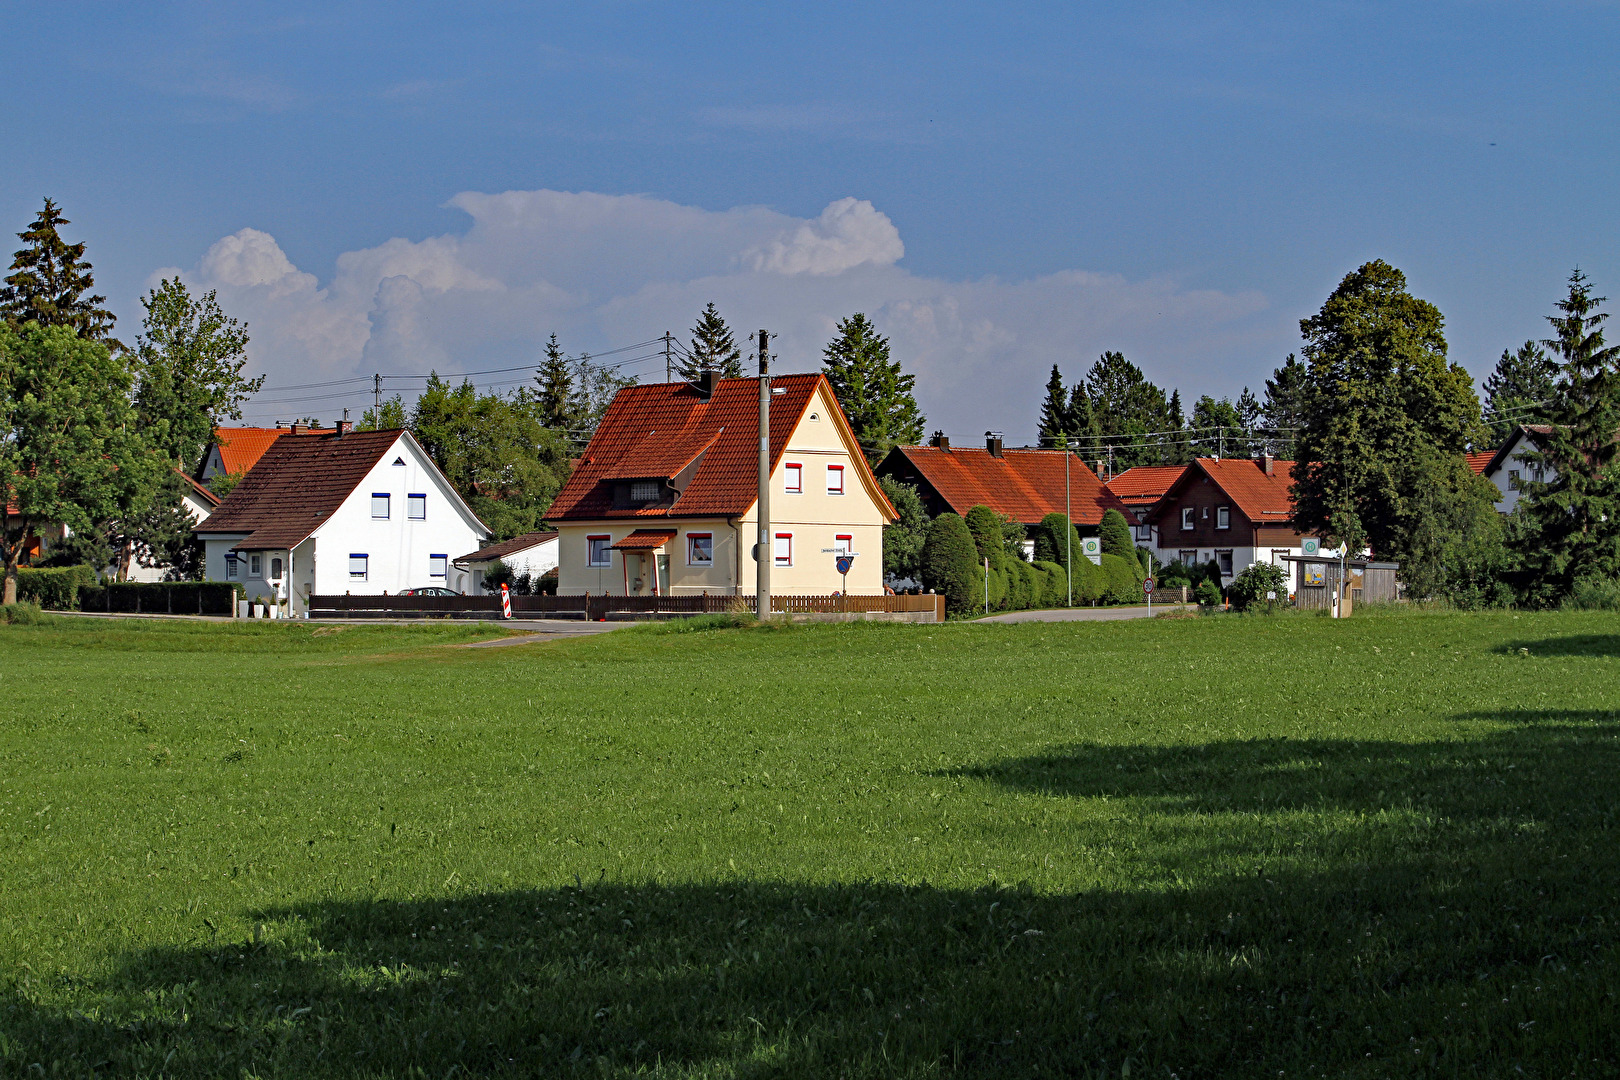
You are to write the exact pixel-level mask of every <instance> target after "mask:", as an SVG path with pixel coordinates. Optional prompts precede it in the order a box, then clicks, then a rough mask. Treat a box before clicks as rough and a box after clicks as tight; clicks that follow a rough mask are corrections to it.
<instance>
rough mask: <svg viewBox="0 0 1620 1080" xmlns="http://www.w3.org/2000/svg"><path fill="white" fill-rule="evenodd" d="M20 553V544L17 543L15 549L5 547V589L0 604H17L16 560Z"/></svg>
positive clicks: (8, 546)
mask: <svg viewBox="0 0 1620 1080" xmlns="http://www.w3.org/2000/svg"><path fill="white" fill-rule="evenodd" d="M21 553H22V544H21V543H18V544H17V546H16V547H12V546H11V545H10V544H7V545H6V552H5V556H6V588H5V594H4V596H3V597H0V603H3V604H15V603H16V602H17V559H18V557H19V556H20V555H21Z"/></svg>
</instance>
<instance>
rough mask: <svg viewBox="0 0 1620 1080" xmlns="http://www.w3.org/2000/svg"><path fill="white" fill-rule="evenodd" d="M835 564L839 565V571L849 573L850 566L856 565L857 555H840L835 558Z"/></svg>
mask: <svg viewBox="0 0 1620 1080" xmlns="http://www.w3.org/2000/svg"><path fill="white" fill-rule="evenodd" d="M833 565H835V566H837V567H838V572H839V573H840V574H847V573H849V568H850V567H852V566H854V565H855V556H854V555H840V556H838V557H837V558H836V559H834V560H833Z"/></svg>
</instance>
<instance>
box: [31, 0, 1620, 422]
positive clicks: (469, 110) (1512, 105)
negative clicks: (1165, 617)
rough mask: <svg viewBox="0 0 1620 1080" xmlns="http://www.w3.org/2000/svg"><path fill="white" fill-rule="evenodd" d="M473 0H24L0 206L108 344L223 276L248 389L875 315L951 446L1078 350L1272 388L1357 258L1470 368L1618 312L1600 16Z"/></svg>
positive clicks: (1456, 9) (796, 348)
mask: <svg viewBox="0 0 1620 1080" xmlns="http://www.w3.org/2000/svg"><path fill="white" fill-rule="evenodd" d="M458 7H459V9H457V10H452V9H450V8H448V7H445V6H440V5H434V6H427V5H409V4H398V3H391V4H341V3H328V4H324V5H300V4H289V3H280V4H274V5H271V4H264V5H243V4H196V5H186V4H173V5H149V6H143V7H135V6H129V7H117V8H115V7H112V6H105V7H87V8H78V9H76V10H75V9H70V8H68V7H67V6H48V5H37V6H30V7H27V8H24V7H22V6H17V5H13V6H9V7H7V8H6V9H4V12H3V14H0V30H3V33H0V61H3V63H4V66H5V70H6V72H7V75H8V78H7V83H8V88H9V91H10V93H9V94H8V104H9V105H11V107H10V108H8V109H6V110H4V112H3V113H0V130H3V135H4V143H5V146H6V148H7V149H6V167H5V169H4V170H0V227H4V228H5V229H6V230H7V231H8V232H10V231H16V230H18V229H21V228H23V227H24V226H25V225H26V223H27V221H28V220H29V218H30V217H31V215H32V214H33V213H34V211H35V210H36V209H37V207H38V204H39V200H40V198H41V197H42V196H43V195H46V194H49V195H51V196H52V197H54V198H56V199H58V200H59V201H61V202H62V203H63V204H64V205H65V207H66V210H67V212H68V216H69V217H70V218H72V219H73V222H74V224H73V226H72V227H71V228H70V230H69V232H70V235H71V236H72V237H73V238H77V239H84V240H87V241H89V244H90V257H91V259H92V261H93V262H94V263H95V265H96V267H97V269H98V272H99V282H98V283H99V285H100V287H101V289H102V290H103V291H105V292H106V293H107V294H108V296H109V298H110V300H111V302H112V306H113V308H114V310H115V311H117V312H118V314H119V315H120V317H121V323H120V330H121V333H122V334H123V335H124V336H125V337H133V336H134V333H135V323H137V322H138V317H139V305H138V302H137V298H138V296H139V295H140V294H141V293H142V292H143V291H144V289H145V288H146V287H148V285H149V284H150V283H151V282H152V280H153V275H154V274H155V273H175V272H179V273H182V274H183V275H184V276H185V277H186V279H187V280H188V281H189V282H191V283H192V284H194V285H196V286H198V287H212V288H217V289H218V290H219V292H220V297H221V299H222V300H223V301H225V302H226V304H227V307H228V308H229V309H230V310H232V311H233V312H236V313H238V314H241V315H242V316H243V317H245V318H246V319H247V320H248V321H249V323H250V332H251V333H252V334H253V337H254V345H253V350H254V353H253V355H254V360H255V363H256V364H258V365H260V366H261V367H262V368H263V370H265V371H267V372H268V373H269V376H270V383H271V384H272V386H274V385H277V384H279V385H282V386H286V385H303V384H306V383H310V382H317V381H320V382H325V381H332V380H337V379H340V378H344V377H348V376H353V375H356V374H362V373H363V374H368V375H369V374H370V373H371V372H372V371H394V372H418V371H421V370H425V369H426V368H428V367H433V368H437V369H438V370H441V371H450V372H454V371H469V370H484V369H488V368H494V367H502V366H508V365H511V364H520V363H524V362H527V361H528V360H530V359H532V358H533V357H534V355H535V354H536V352H537V350H538V345H539V342H540V341H541V340H542V339H543V338H544V336H545V335H546V334H547V333H550V332H551V331H553V330H555V331H556V332H557V333H558V334H559V335H560V336H561V337H562V339H563V342H564V344H565V346H567V347H568V348H570V349H571V350H573V349H591V350H593V351H601V350H605V349H608V348H612V347H615V346H618V345H624V344H629V343H632V342H638V341H642V340H645V339H648V338H652V337H655V336H657V335H659V334H661V333H662V332H663V331H665V330H666V329H669V330H674V331H675V332H676V333H678V334H679V333H681V332H682V331H684V330H686V329H688V328H689V327H690V325H691V322H692V317H693V316H694V315H695V313H696V311H697V309H698V308H699V307H701V305H702V302H704V301H706V300H708V299H714V300H716V301H717V302H719V303H720V306H721V309H722V311H723V312H724V313H725V314H726V315H727V317H728V318H729V319H730V320H731V321H732V323H733V325H734V326H735V327H736V328H737V329H738V330H739V331H740V332H741V331H747V330H752V329H753V328H754V327H756V326H766V327H770V328H772V329H773V330H779V331H780V332H781V334H782V337H781V339H780V342H779V344H778V352H779V355H780V357H781V360H780V363H781V366H782V367H784V368H790V369H805V368H809V367H813V366H814V365H815V363H816V362H817V354H818V351H819V347H820V344H821V343H822V342H824V341H825V338H826V336H827V333H828V331H829V330H830V327H831V324H832V322H833V321H834V320H835V319H836V318H838V317H839V316H841V315H846V314H849V313H850V312H851V311H855V310H866V311H868V312H869V313H870V314H872V315H873V316H874V318H875V319H876V320H877V321H878V323H879V326H880V328H881V329H884V330H885V331H887V332H889V333H891V334H892V336H893V338H894V342H895V347H896V351H897V353H898V354H899V355H901V356H902V357H903V358H904V359H906V361H907V363H908V365H909V366H912V367H913V368H914V369H915V370H916V372H917V374H918V391H919V398H920V399H921V402H922V404H923V407H924V409H925V411H926V412H927V413H928V414H929V417H930V421H931V423H930V426H931V427H941V428H944V429H945V430H947V431H949V432H952V433H953V434H956V435H958V436H959V437H963V438H969V437H974V436H976V435H977V434H978V433H980V432H982V431H983V430H985V429H987V428H996V429H1004V430H1006V431H1007V433H1008V435H1009V436H1010V437H1011V438H1012V439H1014V440H1021V439H1025V438H1029V437H1031V436H1032V435H1033V426H1034V425H1033V409H1034V406H1035V402H1036V401H1037V400H1038V398H1039V396H1040V393H1041V386H1042V384H1043V383H1044V382H1045V378H1046V374H1047V371H1048V370H1049V368H1050V366H1051V365H1052V364H1053V363H1058V364H1060V365H1062V367H1063V368H1064V371H1065V373H1066V374H1070V375H1071V376H1073V375H1078V374H1080V373H1081V372H1083V370H1084V369H1085V368H1086V367H1087V366H1088V365H1089V363H1090V362H1091V360H1093V359H1094V358H1095V356H1096V354H1097V353H1098V352H1100V351H1102V350H1103V349H1105V348H1119V349H1122V350H1123V351H1125V353H1126V354H1127V356H1129V357H1131V358H1132V359H1133V360H1135V361H1136V362H1137V363H1139V364H1140V365H1141V366H1142V367H1143V368H1144V369H1145V370H1146V371H1147V372H1148V374H1149V375H1150V377H1153V378H1154V379H1155V380H1157V381H1159V382H1161V383H1162V384H1165V385H1167V386H1178V387H1180V388H1181V390H1182V392H1183V397H1184V398H1185V399H1187V400H1189V401H1190V399H1191V398H1192V397H1194V396H1196V395H1197V394H1200V393H1205V392H1209V393H1215V394H1217V395H1228V394H1230V395H1235V394H1236V393H1237V392H1238V391H1239V390H1240V389H1241V388H1242V387H1243V386H1244V385H1249V386H1255V387H1258V386H1259V385H1260V383H1261V382H1262V381H1263V379H1264V378H1265V376H1266V375H1267V374H1268V373H1269V372H1270V371H1271V369H1272V368H1273V367H1275V366H1276V364H1277V363H1278V362H1280V361H1281V360H1282V358H1283V357H1284V356H1285V355H1286V354H1287V353H1288V352H1289V351H1290V350H1292V349H1293V348H1295V347H1296V346H1297V341H1298V334H1297V323H1298V319H1299V318H1300V317H1302V316H1304V315H1307V314H1309V313H1310V312H1312V311H1314V310H1315V308H1316V307H1317V306H1319V305H1320V303H1321V301H1322V299H1323V298H1324V297H1325V296H1326V294H1327V293H1328V292H1329V291H1330V290H1331V289H1332V287H1333V286H1334V284H1335V283H1336V282H1337V280H1338V279H1339V278H1340V277H1341V276H1342V275H1343V274H1344V273H1345V272H1347V271H1349V270H1350V269H1352V268H1354V267H1355V266H1356V265H1358V264H1360V263H1361V262H1363V261H1365V260H1367V259H1370V258H1375V257H1378V258H1384V259H1386V260H1388V261H1390V262H1392V263H1394V264H1395V265H1397V266H1399V267H1401V268H1402V269H1403V270H1405V271H1406V273H1407V275H1408V277H1409V279H1410V281H1411V285H1412V288H1413V291H1414V292H1416V293H1417V294H1418V295H1420V296H1423V297H1425V298H1427V299H1430V300H1432V301H1434V302H1435V303H1437V304H1438V305H1439V306H1440V308H1441V310H1442V311H1444V312H1445V314H1446V317H1447V323H1448V336H1449V339H1450V341H1451V346H1452V354H1453V356H1454V357H1455V358H1456V359H1458V360H1460V361H1462V362H1463V363H1465V364H1466V365H1468V366H1469V368H1470V369H1471V370H1473V371H1474V373H1475V374H1476V376H1479V377H1483V376H1484V375H1485V374H1486V373H1487V372H1488V371H1489V368H1490V366H1491V365H1492V364H1493V363H1494V361H1495V358H1496V356H1497V355H1498V354H1499V353H1500V352H1501V351H1502V349H1503V348H1505V347H1507V346H1510V345H1514V344H1516V343H1517V342H1520V341H1523V340H1524V339H1525V338H1527V337H1530V336H1540V335H1541V334H1542V333H1543V327H1544V325H1545V324H1544V323H1543V322H1542V321H1541V320H1542V316H1544V315H1545V314H1547V313H1548V312H1549V311H1550V310H1551V304H1552V302H1553V301H1554V300H1555V299H1556V298H1557V296H1558V295H1559V293H1560V291H1561V287H1562V282H1563V280H1564V278H1565V277H1566V276H1567V274H1568V272H1569V270H1570V268H1571V267H1572V266H1574V265H1576V264H1579V265H1580V266H1582V267H1583V268H1584V269H1586V271H1587V272H1588V273H1589V274H1590V275H1591V277H1592V278H1593V279H1594V280H1595V282H1596V283H1597V285H1598V286H1599V288H1600V290H1602V291H1604V292H1607V293H1610V294H1613V295H1615V296H1616V297H1617V298H1620V281H1617V279H1620V259H1617V257H1616V254H1615V251H1616V244H1615V241H1616V239H1617V235H1616V233H1617V230H1616V225H1617V214H1620V211H1617V209H1616V203H1617V200H1616V194H1617V192H1616V166H1617V153H1616V150H1617V147H1616V141H1617V133H1620V125H1617V123H1616V120H1617V116H1616V112H1617V110H1616V103H1617V95H1616V82H1617V77H1620V76H1617V68H1616V65H1615V63H1614V61H1613V45H1614V43H1615V42H1616V41H1617V40H1620V34H1617V33H1616V31H1617V29H1620V28H1617V26H1616V23H1617V22H1620V18H1617V12H1616V7H1615V5H1613V4H1600V3H1587V4H1578V3H1569V4H1546V5H1537V4H1523V3H1520V4H1488V3H1456V4H1444V3H1436V4H1410V3H1405V4H1376V3H1371V4H1369V3H1356V4H1298V3H1294V4H1275V5H1242V4H1218V5H1217V4H1207V5H1206V4H1152V3H1133V4H1129V5H1093V6H1084V5H1051V6H1024V7H1018V8H1011V9H1010V10H1009V6H1008V5H995V6H990V5H984V6H966V5H952V4H938V3H935V4H927V5H921V4H919V5H901V4H888V5H872V6H869V7H867V6H853V5H837V4H820V5H802V6H788V5H758V4H749V5H742V4H736V5H727V4H705V5H693V6H690V7H686V6H674V5H657V4H629V3H626V4H603V5H577V4H576V5H566V6H564V5H556V6H551V5H542V4H522V5H517V4H513V5H503V4H478V5H460V6H458ZM503 193H512V194H510V195H503ZM526 193H527V194H526ZM655 369H656V371H657V373H658V375H659V376H660V377H661V365H660V364H652V365H642V366H641V367H640V368H639V369H638V373H640V374H643V375H648V376H651V375H652V374H653V372H654V370H655ZM396 385H398V386H400V387H401V388H406V389H408V387H409V385H410V384H409V383H407V382H404V381H401V382H399V383H397V384H396ZM343 389H344V388H341V387H340V388H338V391H342V390H343ZM338 391H332V393H337V392H338ZM301 393H303V394H304V396H303V397H302V398H299V395H298V394H291V395H288V394H283V395H282V397H280V398H276V397H274V396H272V395H269V394H267V395H265V397H264V401H263V403H261V404H258V405H256V406H255V409H254V410H253V411H252V412H251V413H250V415H251V416H252V417H253V418H254V419H259V420H265V419H271V418H274V417H276V416H283V417H286V416H292V415H294V414H299V415H302V414H307V413H312V414H313V415H316V416H317V417H320V416H329V415H332V414H333V413H334V412H335V410H336V409H337V408H339V407H341V406H342V405H344V404H353V405H359V404H363V403H364V401H365V399H366V395H364V394H359V395H355V394H353V393H350V394H349V395H348V396H347V397H339V396H332V397H323V396H317V395H315V394H313V393H308V392H301ZM294 398H299V399H298V400H292V399H294Z"/></svg>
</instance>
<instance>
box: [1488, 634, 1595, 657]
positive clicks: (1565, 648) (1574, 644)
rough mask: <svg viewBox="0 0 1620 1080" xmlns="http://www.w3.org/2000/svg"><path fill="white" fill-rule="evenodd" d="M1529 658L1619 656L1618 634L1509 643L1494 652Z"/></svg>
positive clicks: (1586, 635)
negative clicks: (1525, 654) (1528, 655)
mask: <svg viewBox="0 0 1620 1080" xmlns="http://www.w3.org/2000/svg"><path fill="white" fill-rule="evenodd" d="M1496 651H1497V652H1502V653H1509V654H1512V653H1518V652H1527V653H1529V654H1530V655H1531V656H1620V634H1564V635H1561V636H1559V637H1550V638H1537V639H1536V640H1535V641H1510V642H1508V643H1507V644H1506V645H1503V646H1502V647H1501V648H1499V649H1497V650H1496Z"/></svg>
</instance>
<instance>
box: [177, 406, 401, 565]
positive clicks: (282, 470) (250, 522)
mask: <svg viewBox="0 0 1620 1080" xmlns="http://www.w3.org/2000/svg"><path fill="white" fill-rule="evenodd" d="M402 437H403V438H410V435H409V434H408V433H407V432H403V431H355V432H350V433H349V434H347V435H345V436H343V438H341V439H339V438H335V437H334V436H332V435H331V434H330V433H327V434H322V435H314V434H310V435H294V434H291V433H283V437H281V438H278V439H276V440H275V441H274V442H273V443H271V444H270V447H269V448H268V449H267V450H265V452H264V456H263V457H261V458H260V459H259V463H258V464H257V465H255V466H254V467H253V469H252V470H250V471H249V472H248V474H247V475H246V476H244V477H243V478H242V482H241V483H239V484H237V485H236V487H235V488H234V489H232V491H231V493H230V494H229V495H227V496H226V497H225V501H224V502H223V503H221V504H220V506H219V509H218V510H215V511H214V512H213V514H212V515H211V516H210V517H209V518H208V520H207V521H204V522H203V523H202V524H201V525H199V526H198V527H197V532H199V533H247V534H248V536H247V537H245V538H244V539H243V540H241V541H240V542H239V543H237V545H236V549H237V550H238V551H254V550H265V549H271V548H273V549H283V548H291V547H296V546H297V545H298V544H300V543H302V542H303V541H304V540H306V539H308V538H309V535H310V533H312V532H314V531H315V530H316V529H318V528H320V527H321V525H322V524H324V523H325V522H326V520H327V518H329V517H330V516H331V515H332V513H333V511H335V510H337V508H338V507H339V506H342V505H343V500H344V499H347V498H348V497H349V496H350V495H351V494H352V493H353V492H354V489H355V488H356V487H358V486H359V485H360V482H361V481H363V480H364V479H365V478H366V474H367V473H369V472H370V471H371V469H372V467H373V466H374V465H376V464H377V462H378V461H380V460H381V459H382V457H383V455H384V454H386V453H388V451H389V450H390V449H391V448H392V447H393V445H394V444H395V443H396V442H398V441H399V440H400V439H401V438H402Z"/></svg>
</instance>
